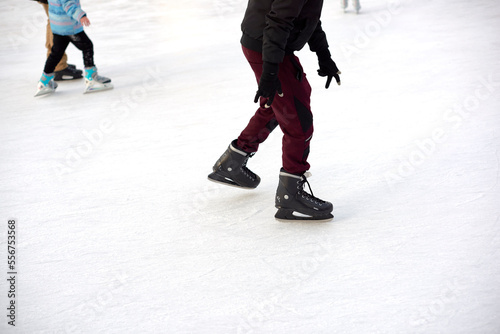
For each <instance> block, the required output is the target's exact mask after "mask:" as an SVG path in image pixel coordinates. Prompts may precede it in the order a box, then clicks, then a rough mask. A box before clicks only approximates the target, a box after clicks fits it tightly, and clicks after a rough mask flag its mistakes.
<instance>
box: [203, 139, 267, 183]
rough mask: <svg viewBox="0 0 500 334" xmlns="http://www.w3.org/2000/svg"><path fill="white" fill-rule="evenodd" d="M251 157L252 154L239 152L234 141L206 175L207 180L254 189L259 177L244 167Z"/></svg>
mask: <svg viewBox="0 0 500 334" xmlns="http://www.w3.org/2000/svg"><path fill="white" fill-rule="evenodd" d="M251 156H253V153H247V152H244V151H242V150H240V149H239V148H238V147H237V146H236V140H234V141H233V142H232V143H231V144H230V145H229V147H228V148H227V150H226V152H224V154H222V156H221V157H220V158H219V160H217V162H216V163H215V165H214V167H213V171H214V172H213V173H211V174H210V175H208V179H209V180H210V181H214V182H219V183H223V184H226V185H231V186H236V187H241V188H247V189H254V188H256V187H257V186H258V185H259V183H260V177H259V176H258V175H256V174H255V173H253V172H252V171H251V170H250V169H248V168H247V166H246V165H247V161H248V159H249V158H250V157H251Z"/></svg>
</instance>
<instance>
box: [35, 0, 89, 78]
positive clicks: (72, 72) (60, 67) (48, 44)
mask: <svg viewBox="0 0 500 334" xmlns="http://www.w3.org/2000/svg"><path fill="white" fill-rule="evenodd" d="M34 1H37V2H39V3H40V4H41V5H42V7H43V10H44V11H45V14H47V29H46V38H45V48H47V57H48V56H49V55H50V50H52V45H54V42H53V39H52V30H51V29H50V20H49V19H48V17H49V3H48V2H47V0H34ZM80 78H82V70H79V69H77V68H76V66H75V65H71V64H68V56H67V55H66V53H64V55H63V57H62V58H61V60H60V61H59V63H58V64H57V66H56V68H55V69H54V80H55V81H59V80H73V79H80Z"/></svg>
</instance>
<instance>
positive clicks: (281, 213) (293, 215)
mask: <svg viewBox="0 0 500 334" xmlns="http://www.w3.org/2000/svg"><path fill="white" fill-rule="evenodd" d="M274 218H276V219H277V220H281V221H316V222H326V221H330V220H332V219H333V215H332V214H331V213H326V214H322V215H308V214H304V213H301V212H298V211H294V210H293V209H283V208H280V209H278V212H276V214H275V215H274Z"/></svg>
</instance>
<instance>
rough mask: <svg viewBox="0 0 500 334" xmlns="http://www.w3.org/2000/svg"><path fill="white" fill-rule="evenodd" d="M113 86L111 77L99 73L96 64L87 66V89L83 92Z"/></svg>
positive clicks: (106, 88)
mask: <svg viewBox="0 0 500 334" xmlns="http://www.w3.org/2000/svg"><path fill="white" fill-rule="evenodd" d="M111 88H113V84H112V83H111V79H110V78H106V77H101V76H100V75H97V68H96V67H95V66H92V67H86V68H85V90H84V91H83V94H86V93H92V92H97V91H101V90H108V89H111Z"/></svg>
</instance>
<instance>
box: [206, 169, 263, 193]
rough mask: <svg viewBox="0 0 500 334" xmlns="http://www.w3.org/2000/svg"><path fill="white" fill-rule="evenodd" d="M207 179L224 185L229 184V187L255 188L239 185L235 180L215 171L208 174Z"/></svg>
mask: <svg viewBox="0 0 500 334" xmlns="http://www.w3.org/2000/svg"><path fill="white" fill-rule="evenodd" d="M208 180H209V181H212V182H215V183H219V184H223V185H225V186H231V187H234V188H239V189H248V190H251V189H255V188H250V187H243V186H240V185H239V184H237V183H236V182H234V181H233V180H231V179H230V178H228V177H225V176H222V175H219V174H217V173H216V172H213V173H211V174H209V175H208Z"/></svg>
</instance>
